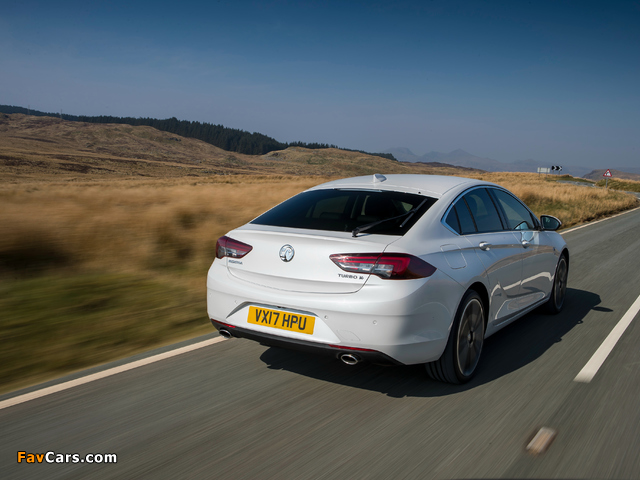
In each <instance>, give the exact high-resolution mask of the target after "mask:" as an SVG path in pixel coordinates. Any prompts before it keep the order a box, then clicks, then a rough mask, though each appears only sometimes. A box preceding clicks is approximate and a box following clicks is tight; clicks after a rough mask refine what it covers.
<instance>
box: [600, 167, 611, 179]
mask: <svg viewBox="0 0 640 480" xmlns="http://www.w3.org/2000/svg"><path fill="white" fill-rule="evenodd" d="M602 176H603V177H613V175H611V170H609V169H608V168H607V171H606V172H604V173H603V174H602Z"/></svg>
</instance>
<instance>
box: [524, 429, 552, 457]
mask: <svg viewBox="0 0 640 480" xmlns="http://www.w3.org/2000/svg"><path fill="white" fill-rule="evenodd" d="M556 434H557V432H556V431H555V430H554V429H553V428H548V427H542V428H541V429H540V430H538V433H536V436H535V437H533V439H532V440H531V442H529V445H527V451H528V452H529V453H531V454H533V455H540V454H541V453H544V452H545V451H546V450H547V448H549V445H551V442H553V439H554V438H556Z"/></svg>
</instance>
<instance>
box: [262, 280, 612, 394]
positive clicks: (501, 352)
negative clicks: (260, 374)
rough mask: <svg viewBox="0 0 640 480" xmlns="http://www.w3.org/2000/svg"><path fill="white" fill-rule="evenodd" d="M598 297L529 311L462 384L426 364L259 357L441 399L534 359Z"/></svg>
mask: <svg viewBox="0 0 640 480" xmlns="http://www.w3.org/2000/svg"><path fill="white" fill-rule="evenodd" d="M599 304H600V296H599V295H597V294H595V293H591V292H587V291H584V290H577V289H573V288H568V289H567V297H566V300H565V305H564V309H563V311H562V312H561V313H559V314H558V315H546V314H544V313H542V312H540V311H539V309H538V310H534V311H533V312H531V313H529V314H528V315H525V316H524V317H522V318H520V319H519V320H517V321H515V322H514V323H512V324H511V325H508V326H507V327H505V328H503V329H502V330H500V331H499V332H497V333H495V334H494V335H493V336H491V337H490V338H488V339H487V341H486V343H485V345H484V351H483V355H482V359H481V361H480V365H479V367H478V368H479V369H478V372H477V374H476V376H475V377H474V378H473V379H472V380H471V381H470V382H469V383H467V384H464V385H449V384H444V383H440V382H437V381H435V380H432V379H430V378H429V377H428V376H427V374H426V372H425V369H424V367H423V366H422V365H411V366H389V367H385V366H379V365H372V364H367V363H361V364H358V365H354V366H348V365H344V364H343V363H342V362H340V361H339V360H337V359H335V358H333V357H324V356H317V355H309V354H304V353H300V352H296V351H292V350H285V349H281V348H275V347H270V348H268V349H267V350H266V351H265V352H264V353H263V354H262V355H261V356H260V359H261V360H262V361H263V362H264V363H266V364H267V366H268V368H270V369H275V370H287V371H290V372H294V373H296V374H298V375H304V376H306V377H310V378H315V379H318V380H323V381H326V382H331V383H337V384H341V385H346V386H350V387H353V388H360V389H366V390H371V391H375V392H380V393H384V394H386V395H388V396H390V397H397V398H402V397H437V396H443V395H450V394H453V393H458V392H463V391H466V390H469V389H472V388H475V387H477V386H478V385H482V384H485V383H489V382H491V381H493V380H495V379H497V378H500V377H502V376H504V375H507V374H509V373H511V372H513V371H515V370H518V369H520V368H522V367H523V366H525V365H527V364H529V363H531V362H533V361H534V360H535V359H537V358H538V357H540V356H541V355H543V354H544V352H546V351H547V350H548V349H549V348H550V347H551V346H553V345H554V344H556V343H558V342H561V341H562V337H563V336H564V335H565V334H566V333H567V332H569V331H570V330H571V329H573V328H574V327H575V326H576V325H579V324H581V323H582V321H583V319H584V318H585V317H586V316H587V314H588V313H589V312H590V311H591V310H597V311H607V310H609V309H606V308H603V307H598V305H599Z"/></svg>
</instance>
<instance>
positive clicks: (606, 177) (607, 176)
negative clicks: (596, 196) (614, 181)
mask: <svg viewBox="0 0 640 480" xmlns="http://www.w3.org/2000/svg"><path fill="white" fill-rule="evenodd" d="M602 176H603V177H604V179H605V180H604V188H609V178H611V177H613V175H611V170H609V169H608V168H607V171H606V172H604V173H603V174H602Z"/></svg>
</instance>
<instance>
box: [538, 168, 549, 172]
mask: <svg viewBox="0 0 640 480" xmlns="http://www.w3.org/2000/svg"><path fill="white" fill-rule="evenodd" d="M550 172H551V169H550V168H549V167H538V173H550Z"/></svg>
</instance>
